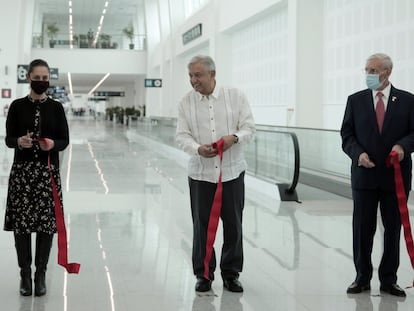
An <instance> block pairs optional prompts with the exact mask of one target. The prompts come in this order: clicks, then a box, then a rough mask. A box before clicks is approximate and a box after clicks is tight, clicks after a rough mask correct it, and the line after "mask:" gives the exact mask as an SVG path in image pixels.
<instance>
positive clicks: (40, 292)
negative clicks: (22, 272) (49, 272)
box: [34, 272, 46, 296]
mask: <svg viewBox="0 0 414 311" xmlns="http://www.w3.org/2000/svg"><path fill="white" fill-rule="evenodd" d="M34 284H35V296H44V295H46V274H45V272H36V273H35V280H34Z"/></svg>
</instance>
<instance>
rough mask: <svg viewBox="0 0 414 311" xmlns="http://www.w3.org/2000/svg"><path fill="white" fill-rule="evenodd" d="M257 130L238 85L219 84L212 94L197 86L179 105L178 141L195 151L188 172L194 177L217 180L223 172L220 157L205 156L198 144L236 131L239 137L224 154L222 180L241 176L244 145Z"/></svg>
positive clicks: (188, 151)
mask: <svg viewBox="0 0 414 311" xmlns="http://www.w3.org/2000/svg"><path fill="white" fill-rule="evenodd" d="M254 132H255V126H254V120H253V115H252V113H251V110H250V106H249V103H248V101H247V98H246V97H245V95H244V94H243V93H241V92H240V91H239V90H238V89H236V88H226V87H218V86H217V85H216V87H215V88H214V91H213V93H212V94H210V95H209V96H205V95H202V94H200V93H199V92H196V91H195V90H192V91H190V92H189V93H187V94H186V95H185V96H184V98H183V99H182V100H181V102H180V105H179V108H178V120H177V132H176V141H177V143H178V145H179V147H180V148H181V149H183V150H184V151H185V152H187V153H188V154H190V155H192V157H191V158H190V161H189V163H188V176H189V177H190V178H192V179H195V180H202V181H208V182H212V183H216V182H217V181H218V178H219V173H220V158H219V156H216V157H214V158H204V157H202V156H200V155H199V154H198V148H199V147H200V146H201V145H204V144H211V143H213V142H216V141H218V140H219V139H220V138H221V137H223V136H225V135H233V134H234V135H237V136H238V138H239V141H238V143H237V144H233V146H232V147H230V148H229V149H228V150H226V151H225V152H224V154H223V163H222V181H223V182H224V181H229V180H233V179H236V178H237V177H239V175H240V173H241V172H243V171H244V170H246V168H247V164H246V161H245V159H244V155H243V150H242V145H243V144H245V143H247V142H249V141H250V140H251V139H252V137H253V135H254Z"/></svg>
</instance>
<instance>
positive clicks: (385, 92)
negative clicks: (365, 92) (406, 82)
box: [372, 83, 391, 112]
mask: <svg viewBox="0 0 414 311" xmlns="http://www.w3.org/2000/svg"><path fill="white" fill-rule="evenodd" d="M379 92H381V93H382V95H383V96H382V101H383V103H384V111H385V112H386V111H387V105H388V99H389V98H390V93H391V83H388V85H387V86H386V87H385V88H384V89H383V90H382V91H377V90H373V91H372V97H373V98H374V110H375V109H377V103H378V99H379V98H378V96H377V94H378V93H379Z"/></svg>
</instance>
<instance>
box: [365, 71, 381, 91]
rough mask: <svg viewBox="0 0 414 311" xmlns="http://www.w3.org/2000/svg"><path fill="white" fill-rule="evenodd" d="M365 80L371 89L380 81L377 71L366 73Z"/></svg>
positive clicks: (376, 86)
mask: <svg viewBox="0 0 414 311" xmlns="http://www.w3.org/2000/svg"><path fill="white" fill-rule="evenodd" d="M365 82H366V83H367V87H368V88H369V89H371V90H376V89H378V88H379V87H380V86H381V84H382V83H381V82H380V79H379V74H378V73H373V74H370V73H367V74H366V77H365Z"/></svg>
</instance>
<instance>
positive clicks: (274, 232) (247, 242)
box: [0, 117, 414, 311]
mask: <svg viewBox="0 0 414 311" xmlns="http://www.w3.org/2000/svg"><path fill="white" fill-rule="evenodd" d="M0 125H1V130H0V134H1V135H3V136H4V130H3V129H4V118H3V117H0ZM70 130H71V145H70V147H69V148H68V149H67V150H66V151H65V152H64V153H63V154H62V163H61V168H62V179H63V181H64V194H63V195H64V208H65V213H66V222H67V228H68V232H69V236H70V243H69V244H70V249H69V259H70V261H77V262H80V263H81V264H82V266H81V271H80V274H79V275H67V274H66V273H65V271H64V270H63V268H61V267H60V266H58V265H57V263H56V261H57V258H56V243H55V245H54V247H53V250H52V254H51V259H50V263H49V269H48V272H47V285H48V293H47V295H46V296H45V297H40V298H38V297H36V298H35V297H28V298H27V297H21V296H19V293H18V285H19V272H18V267H17V262H16V255H15V250H14V245H13V238H12V234H11V233H9V232H4V231H2V233H0V269H1V272H0V275H1V278H0V301H1V302H0V303H1V306H0V310H4V311H14V310H19V311H23V310H24V311H26V310H27V311H28V310H36V311H40V310H41V311H60V310H62V311H66V310H68V311H83V310H88V311H98V310H99V311H115V310H116V311H135V310H149V311H164V310H168V311H170V310H171V311H176V310H177V311H178V310H180V311H181V310H183V311H184V310H193V311H195V310H197V311H204V310H206V311H213V310H215V311H219V310H220V311H241V310H243V311H251V310H254V311H267V310H282V311H323V310H329V311H331V310H335V311H342V310H343V311H350V310H356V311H362V310H368V311H370V310H381V311H394V310H401V311H402V310H407V311H408V310H410V311H412V310H414V289H412V290H407V298H406V299H397V298H395V297H392V296H390V295H387V294H381V293H380V292H379V290H378V286H379V284H378V278H377V274H375V275H374V278H373V280H372V283H371V285H372V290H371V292H370V293H364V294H360V295H350V296H348V295H347V294H346V293H345V291H346V288H347V286H348V285H349V284H350V283H351V282H352V281H353V278H354V267H353V263H352V240H351V213H352V202H351V201H350V200H347V199H344V198H341V197H337V196H334V195H332V194H329V193H326V192H322V191H318V190H316V189H312V188H309V187H305V186H301V185H300V186H299V189H298V193H299V198H300V199H301V200H302V204H298V203H294V202H280V201H279V200H278V196H277V191H276V188H275V187H274V186H272V185H263V184H260V183H258V182H256V181H255V180H253V179H252V178H247V180H246V186H247V188H246V205H245V211H244V250H245V266H244V271H243V272H242V274H241V277H240V280H241V282H242V283H243V285H244V289H245V292H244V293H243V294H234V293H229V292H227V291H223V287H222V282H221V280H220V274H219V271H216V281H215V282H214V283H213V290H212V291H211V292H209V293H206V294H197V293H196V292H195V291H194V283H195V279H194V276H193V275H192V268H191V257H190V256H191V255H190V254H191V239H192V227H191V215H190V207H189V195H188V189H187V188H188V186H187V177H186V168H185V165H186V163H185V162H186V156H185V155H184V154H183V153H182V152H181V151H178V150H175V149H174V148H171V147H168V146H166V145H162V144H160V143H157V142H155V141H152V140H150V139H147V138H146V137H144V136H142V133H139V132H137V131H136V130H134V129H132V130H127V129H126V128H125V127H123V126H121V125H114V124H112V123H109V122H106V121H94V120H90V119H89V120H88V119H84V120H79V119H73V120H70ZM1 146H2V147H0V159H2V165H1V169H0V171H1V178H0V196H1V199H2V201H3V204H2V208H1V212H0V219H1V220H2V221H3V217H4V207H5V198H6V191H7V178H8V173H9V168H10V165H11V162H12V155H13V152H12V150H10V149H7V148H6V147H5V146H4V144H2V145H1ZM410 209H411V207H410ZM411 213H413V211H412V209H411ZM219 230H220V231H219V233H218V238H217V241H216V245H220V243H221V241H222V239H221V236H220V234H221V229H219ZM381 232H382V230H381V227H380V226H379V228H378V232H377V235H376V239H375V248H374V252H373V258H374V264H375V267H377V266H378V263H379V259H380V253H381V242H382V238H381ZM55 242H56V240H55ZM401 245H402V246H401V266H400V270H399V284H400V285H401V286H407V285H409V284H411V283H412V281H413V277H414V271H413V270H412V268H411V266H410V263H409V259H408V255H407V252H406V249H405V245H404V244H401ZM216 249H218V250H219V249H220V247H217V248H216Z"/></svg>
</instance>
